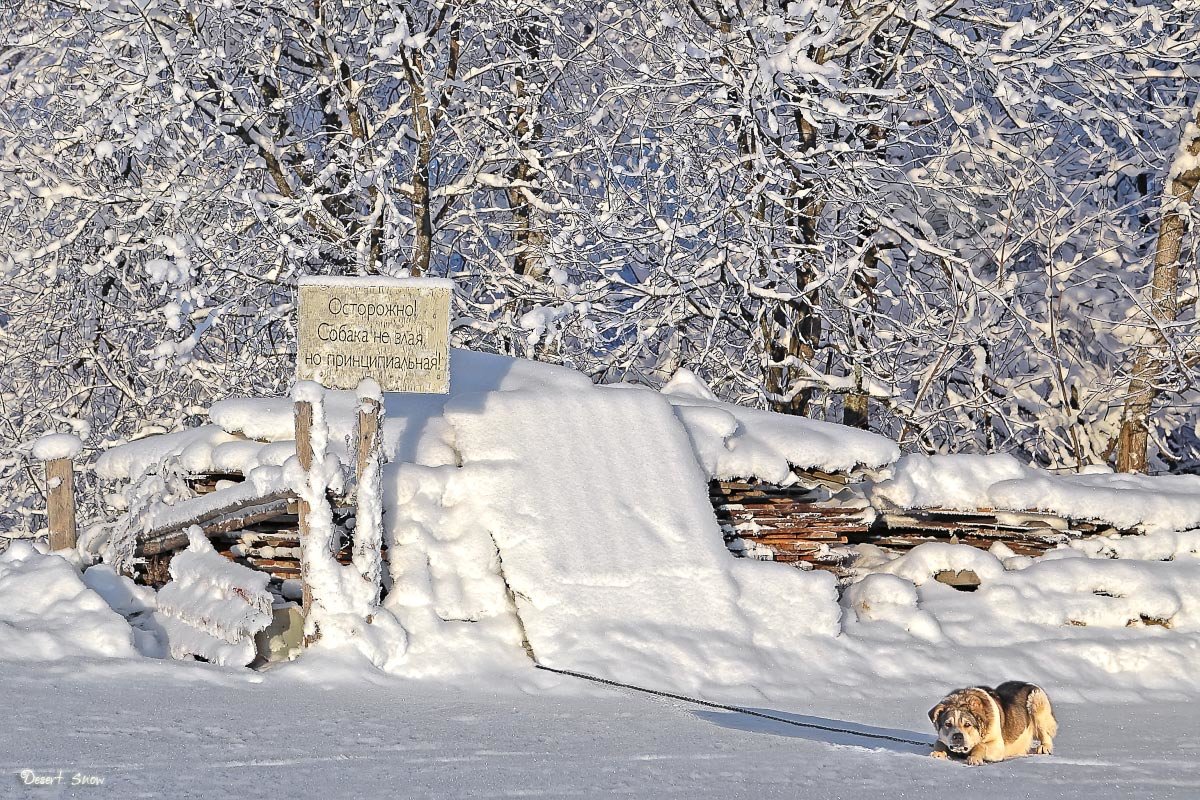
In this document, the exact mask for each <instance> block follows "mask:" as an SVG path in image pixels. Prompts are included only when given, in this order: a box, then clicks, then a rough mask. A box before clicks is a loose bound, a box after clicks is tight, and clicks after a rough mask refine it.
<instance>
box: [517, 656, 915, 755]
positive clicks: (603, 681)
mask: <svg viewBox="0 0 1200 800" xmlns="http://www.w3.org/2000/svg"><path fill="white" fill-rule="evenodd" d="M534 666H535V667H537V668H538V669H540V670H545V671H546V672H553V673H556V674H558V675H566V676H568V677H571V678H579V679H580V680H585V681H592V682H593V683H599V684H603V685H605V686H613V687H616V688H619V689H630V690H632V691H635V692H642V693H643V694H652V695H655V696H657V697H667V698H670V699H671V700H680V701H682V702H684V703H693V704H695V705H698V706H707V707H708V708H718V709H720V710H722V711H733V712H735V713H738V714H746V715H748V716H751V717H761V718H762V719H769V720H771V721H772V722H782V723H783V724H785V725H795V726H796V727H797V728H811V729H813V730H818V731H826V732H827V733H845V734H849V735H851V736H861V737H863V738H865V739H884V740H887V741H889V742H900V743H901V744H915V745H917V746H919V747H929V746H931V744H932V743H931V742H927V741H926V742H920V741H917V740H916V739H905V738H904V737H903V736H889V735H887V734H886V733H867V732H866V731H852V730H850V729H848V728H835V727H833V726H832V725H818V724H817V723H815V722H799V721H797V720H794V719H787V718H786V717H777V716H775V715H774V714H764V713H763V712H761V711H754V710H752V709H749V708H743V707H742V706H729V705H725V704H724V703H710V702H709V701H707V700H700V699H698V698H695V697H688V696H686V695H682V694H673V693H671V692H662V691H659V690H657V689H645V688H643V687H641V686H634V685H633V684H630V683H621V682H620V681H610V680H608V679H606V678H597V677H596V676H595V675H586V674H584V673H582V672H572V671H571V670H569V669H555V668H554V667H547V666H545V665H544V664H538V663H536V662H535V663H534Z"/></svg>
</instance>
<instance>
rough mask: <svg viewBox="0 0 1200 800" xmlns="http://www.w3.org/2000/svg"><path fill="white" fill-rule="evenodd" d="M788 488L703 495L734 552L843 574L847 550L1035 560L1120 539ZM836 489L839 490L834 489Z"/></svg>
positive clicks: (715, 487)
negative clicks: (942, 547)
mask: <svg viewBox="0 0 1200 800" xmlns="http://www.w3.org/2000/svg"><path fill="white" fill-rule="evenodd" d="M798 477H799V480H798V482H796V483H794V484H792V485H790V486H779V485H776V484H768V483H759V482H755V481H740V480H739V481H713V482H712V483H711V484H710V486H709V496H710V499H711V500H712V504H713V508H714V510H715V511H716V515H717V520H718V521H719V522H720V524H721V528H722V531H723V532H724V534H725V541H726V544H727V545H728V547H729V549H730V550H731V551H733V552H734V553H735V554H737V555H740V556H744V557H749V558H762V559H765V560H773V561H782V562H785V563H794V564H796V565H797V566H804V567H806V568H808V567H813V568H818V569H827V570H831V571H833V572H836V573H839V574H849V572H848V569H849V567H850V566H851V565H852V562H853V558H854V552H853V550H852V549H851V547H852V546H853V545H862V544H871V545H875V546H877V547H881V548H884V549H886V550H891V551H896V552H898V553H899V552H904V551H906V550H911V549H912V548H914V547H916V546H917V545H920V544H924V543H925V542H938V541H940V542H951V543H956V544H966V545H971V546H972V547H978V548H980V549H983V550H987V549H989V548H991V547H992V546H993V545H995V544H996V543H997V542H999V543H1002V544H1003V545H1005V546H1006V547H1007V548H1008V549H1009V550H1011V551H1012V552H1013V553H1014V554H1016V555H1024V556H1038V555H1041V554H1043V553H1045V552H1046V551H1047V550H1050V549H1052V548H1054V547H1056V546H1058V545H1060V544H1062V543H1064V542H1067V541H1069V540H1070V539H1075V538H1081V537H1084V536H1097V535H1103V534H1108V533H1127V531H1117V530H1116V529H1114V528H1112V527H1110V526H1106V525H1102V524H1098V523H1094V522H1090V521H1086V520H1067V519H1064V518H1062V517H1058V516H1055V515H1053V514H1042V513H1037V512H1012V511H1000V510H995V509H979V510H976V511H951V510H945V509H917V510H912V509H898V508H882V509H878V510H877V509H875V508H873V507H872V506H871V504H870V503H869V502H868V501H867V499H866V497H865V495H864V494H863V493H862V492H858V491H856V490H855V488H854V486H853V485H843V483H844V480H843V483H838V482H835V481H834V480H833V476H829V475H825V474H817V475H809V474H807V473H801V474H800V475H799V476H798ZM839 489H840V490H839Z"/></svg>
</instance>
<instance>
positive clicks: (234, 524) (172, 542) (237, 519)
mask: <svg viewBox="0 0 1200 800" xmlns="http://www.w3.org/2000/svg"><path fill="white" fill-rule="evenodd" d="M294 502H295V499H294V498H293V497H292V494H291V491H290V490H280V491H278V492H273V493H271V494H268V495H265V496H263V497H256V498H253V499H251V500H242V501H240V502H238V503H231V504H229V505H225V506H221V507H220V508H215V509H212V510H211V511H210V512H209V513H207V514H204V515H202V516H198V517H196V518H194V519H190V520H188V521H187V522H184V523H177V524H174V525H171V526H169V527H165V528H159V529H156V530H151V531H150V532H148V533H145V534H143V535H142V536H141V537H140V538H141V546H140V547H139V548H138V550H137V553H138V555H141V556H149V555H156V554H158V553H165V552H167V551H170V550H178V549H179V548H181V547H183V546H185V545H186V544H187V541H188V538H187V529H188V528H190V527H192V526H193V525H196V526H198V527H199V528H200V530H201V531H202V532H203V533H204V534H205V535H207V536H212V535H214V534H220V533H227V532H230V531H235V530H239V529H240V528H242V527H245V526H246V525H248V524H252V523H253V522H254V521H255V520H260V519H270V518H271V517H273V516H277V515H278V514H280V513H284V512H286V511H287V509H289V508H291V506H292V504H293V503H294Z"/></svg>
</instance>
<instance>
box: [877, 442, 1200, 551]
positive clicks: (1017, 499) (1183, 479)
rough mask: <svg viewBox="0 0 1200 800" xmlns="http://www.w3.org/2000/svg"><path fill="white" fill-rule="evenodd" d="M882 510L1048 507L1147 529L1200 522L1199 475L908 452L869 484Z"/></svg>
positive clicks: (1055, 512)
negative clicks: (1054, 469) (1069, 468)
mask: <svg viewBox="0 0 1200 800" xmlns="http://www.w3.org/2000/svg"><path fill="white" fill-rule="evenodd" d="M869 491H870V496H871V501H872V503H873V504H874V505H875V507H876V508H878V509H880V510H888V511H891V510H897V509H943V510H956V511H966V512H973V511H980V510H983V511H994V510H1003V511H1011V512H1020V511H1030V512H1045V513H1047V514H1052V515H1056V516H1058V517H1061V518H1063V519H1067V520H1073V521H1083V522H1091V523H1093V524H1096V523H1099V524H1103V525H1109V526H1112V527H1113V528H1115V529H1119V530H1137V531H1140V532H1143V533H1157V532H1161V531H1178V530H1186V529H1189V528H1196V527H1200V476H1197V475H1164V476H1147V475H1127V474H1113V473H1112V472H1110V471H1108V470H1092V471H1090V472H1085V473H1083V474H1074V473H1063V474H1055V473H1050V472H1046V471H1045V470H1041V469H1037V468H1035V467H1029V466H1026V465H1024V464H1022V463H1021V462H1019V461H1017V460H1016V459H1015V458H1013V457H1012V456H1007V455H1000V454H997V455H987V456H975V455H950V456H923V455H919V454H911V455H906V456H904V457H903V458H901V459H900V460H899V461H898V462H896V464H895V466H894V467H893V468H892V469H891V470H890V475H889V476H887V477H886V478H885V479H884V480H880V481H878V482H875V483H873V484H872V485H871V487H870V489H869Z"/></svg>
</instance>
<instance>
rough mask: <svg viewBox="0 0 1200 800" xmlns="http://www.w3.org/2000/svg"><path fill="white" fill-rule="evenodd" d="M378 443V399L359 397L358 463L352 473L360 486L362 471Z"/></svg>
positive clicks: (369, 461)
mask: <svg viewBox="0 0 1200 800" xmlns="http://www.w3.org/2000/svg"><path fill="white" fill-rule="evenodd" d="M379 445H380V441H379V401H378V400H375V399H374V398H366V397H364V398H361V399H360V400H359V404H358V463H357V464H356V465H355V473H354V474H355V477H356V478H358V485H360V486H361V485H362V477H363V472H364V471H365V470H366V468H367V464H369V463H371V458H372V456H373V455H374V452H375V450H376V449H377V448H378V447H379Z"/></svg>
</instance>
